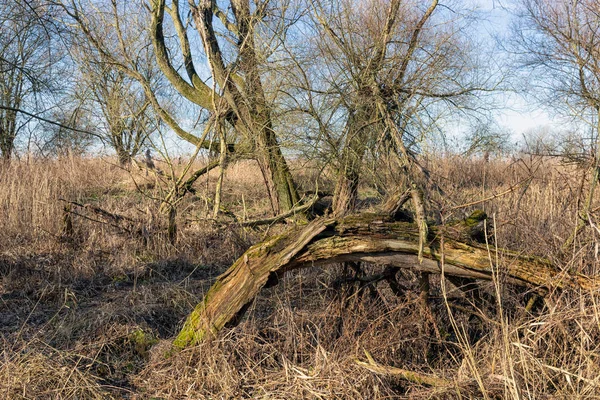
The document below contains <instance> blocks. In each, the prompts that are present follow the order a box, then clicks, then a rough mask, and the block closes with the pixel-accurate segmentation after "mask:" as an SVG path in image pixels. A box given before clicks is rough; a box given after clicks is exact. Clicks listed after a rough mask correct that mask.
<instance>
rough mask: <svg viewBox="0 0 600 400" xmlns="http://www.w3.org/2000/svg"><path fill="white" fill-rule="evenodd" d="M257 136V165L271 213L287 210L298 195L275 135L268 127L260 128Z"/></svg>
mask: <svg viewBox="0 0 600 400" xmlns="http://www.w3.org/2000/svg"><path fill="white" fill-rule="evenodd" d="M269 124H270V123H269ZM257 136H258V137H257V160H258V165H259V166H260V169H261V172H262V174H263V178H264V179H265V184H266V186H267V190H268V192H269V198H270V200H271V208H272V210H273V213H274V214H275V215H277V214H279V213H281V212H285V211H289V210H291V209H292V208H294V206H295V205H297V204H298V202H299V201H300V196H299V195H298V190H297V188H296V184H295V183H294V178H293V177H292V174H291V172H290V169H289V167H288V165H287V162H286V161H285V158H284V156H283V154H282V152H281V148H280V147H279V143H278V142H277V137H276V136H275V133H274V132H273V130H272V129H270V128H264V129H262V131H261V132H260V133H258V135H257Z"/></svg>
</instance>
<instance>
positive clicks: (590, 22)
mask: <svg viewBox="0 0 600 400" xmlns="http://www.w3.org/2000/svg"><path fill="white" fill-rule="evenodd" d="M520 5H521V8H520V10H519V17H520V18H519V19H518V21H517V25H516V26H515V29H514V34H515V37H516V39H517V43H518V46H519V47H518V50H519V54H520V55H521V59H520V61H521V62H522V64H523V65H524V66H525V67H527V68H529V70H530V71H531V74H530V75H529V82H530V83H531V84H532V85H534V86H535V87H536V88H537V89H538V90H540V91H541V92H542V93H543V94H544V95H545V96H544V98H543V100H544V101H546V102H549V103H551V104H553V105H559V106H561V109H565V108H566V110H567V112H566V113H565V114H566V115H568V116H575V117H578V118H581V119H583V120H586V121H587V123H588V124H590V126H591V127H592V130H593V131H594V132H593V133H594V136H595V137H596V142H595V156H594V160H593V165H594V168H593V174H592V175H591V178H590V189H589V193H588V197H587V199H586V201H585V204H584V206H583V209H582V213H581V219H580V221H579V223H578V225H577V228H576V229H575V234H574V235H573V236H572V237H571V238H569V239H568V240H567V242H566V244H565V246H568V245H569V244H571V243H572V242H573V240H574V238H575V236H576V234H577V232H578V231H579V230H580V229H581V228H582V227H583V226H585V225H586V223H587V222H588V220H589V215H588V213H589V211H590V209H591V205H592V201H593V198H594V191H595V187H596V185H597V182H598V179H600V135H599V132H600V2H598V1H597V0H574V1H569V2H563V1H552V0H522V1H521V2H520ZM565 106H566V107H565Z"/></svg>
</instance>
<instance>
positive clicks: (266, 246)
mask: <svg viewBox="0 0 600 400" xmlns="http://www.w3.org/2000/svg"><path fill="white" fill-rule="evenodd" d="M470 229H471V224H470V223H469V219H467V221H466V223H463V224H460V226H457V225H454V226H449V227H436V226H432V227H430V228H429V234H428V238H427V239H428V243H427V245H426V246H424V248H423V252H422V257H423V260H422V262H419V260H418V256H419V228H418V226H417V224H416V223H414V222H409V221H395V220H394V219H393V218H391V217H390V216H389V214H360V215H353V216H348V217H346V218H338V219H336V218H319V219H316V220H314V221H312V222H310V223H309V224H307V225H306V226H304V227H303V228H300V229H292V230H290V231H288V232H286V233H284V234H282V235H278V236H273V237H271V238H269V239H267V240H265V241H263V242H261V243H258V244H256V245H254V246H252V247H251V248H250V249H248V251H246V252H245V253H244V254H243V255H242V256H241V257H240V258H239V259H238V260H237V261H236V262H235V263H234V264H233V265H232V266H231V267H230V268H229V269H228V270H227V271H226V272H225V273H223V274H222V275H221V276H219V277H218V279H217V280H216V282H215V283H214V284H213V286H212V287H211V288H210V290H209V291H208V293H207V294H206V296H205V297H204V300H203V301H202V302H201V303H200V304H199V305H198V306H196V308H195V309H194V311H193V312H192V313H191V315H190V316H189V317H188V319H187V321H186V322H185V324H184V326H183V329H182V330H181V332H180V333H179V335H178V336H177V338H176V339H175V341H174V345H175V346H176V347H180V348H183V347H186V346H189V345H193V344H197V343H199V342H201V341H203V340H204V339H206V338H207V337H212V336H215V335H216V334H217V333H218V332H219V330H221V329H222V328H223V327H224V326H226V325H227V324H235V323H236V321H237V320H239V317H240V316H241V315H242V314H243V312H244V311H245V308H246V307H247V306H248V305H249V304H250V303H251V301H252V300H253V299H254V297H255V296H256V295H257V294H258V293H259V291H260V290H261V289H262V288H263V287H264V286H265V285H266V284H267V282H268V281H276V279H277V277H278V276H281V275H282V274H283V273H285V272H287V271H291V270H294V269H298V268H304V267H311V266H322V265H328V264H333V263H339V262H346V261H363V262H369V263H377V264H382V265H387V266H393V267H395V268H410V269H413V270H417V271H423V272H429V273H438V274H441V273H443V274H445V275H447V276H449V277H461V278H471V279H484V280H490V279H492V278H493V276H494V275H496V274H500V275H501V276H502V277H503V279H505V280H506V281H507V282H510V283H515V284H520V285H530V286H533V287H535V288H538V289H541V290H548V289H567V288H570V289H581V290H595V289H598V288H600V278H596V277H588V276H585V275H581V274H570V273H568V272H566V271H561V270H560V269H559V268H557V267H556V266H554V265H552V264H551V263H550V262H549V261H547V260H544V259H542V258H538V257H531V256H524V255H520V254H517V253H515V252H512V251H509V250H500V249H499V250H497V251H496V250H495V249H493V248H492V249H489V248H488V247H487V246H485V245H482V244H479V243H475V242H474V241H472V240H470V239H469V236H470V232H469V230H470ZM496 260H501V261H502V262H500V263H498V265H496Z"/></svg>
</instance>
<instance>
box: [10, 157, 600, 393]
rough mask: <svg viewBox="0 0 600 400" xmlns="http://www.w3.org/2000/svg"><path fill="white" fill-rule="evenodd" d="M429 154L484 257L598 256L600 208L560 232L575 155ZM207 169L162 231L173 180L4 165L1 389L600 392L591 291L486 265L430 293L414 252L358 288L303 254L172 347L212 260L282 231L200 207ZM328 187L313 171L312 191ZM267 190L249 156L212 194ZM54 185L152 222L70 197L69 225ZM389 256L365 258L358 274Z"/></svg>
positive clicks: (373, 195)
mask: <svg viewBox="0 0 600 400" xmlns="http://www.w3.org/2000/svg"><path fill="white" fill-rule="evenodd" d="M427 167H428V168H429V169H430V171H431V172H432V174H431V182H428V185H429V186H430V191H429V193H428V202H429V204H430V212H431V215H430V218H431V220H432V221H437V222H441V220H442V219H446V220H450V219H457V218H463V217H464V216H465V215H467V214H468V213H469V212H470V211H472V210H473V209H474V208H484V209H485V211H486V212H487V213H488V215H490V216H491V217H492V218H491V220H492V221H491V222H493V223H494V227H495V228H494V237H495V244H491V245H490V257H494V246H495V245H498V246H501V247H508V248H511V249H514V250H517V251H520V252H523V253H527V254H533V255H538V256H543V257H546V258H549V259H550V260H552V261H553V262H554V263H556V265H558V266H559V267H561V268H563V269H564V270H568V271H571V272H572V271H577V272H582V273H586V274H592V275H594V274H597V273H598V254H599V250H598V249H599V248H600V246H599V245H600V242H599V241H598V237H599V234H598V232H600V231H599V230H598V229H597V228H596V219H595V218H596V216H597V214H596V212H597V211H598V210H595V209H594V211H593V212H592V213H591V216H590V221H588V225H590V227H588V228H586V230H584V231H583V232H582V233H581V234H580V235H579V236H578V237H577V239H576V240H575V241H574V242H573V244H572V245H571V246H569V247H568V248H563V245H564V243H565V242H566V241H567V239H568V237H569V236H570V235H571V234H572V232H573V230H574V228H575V226H576V225H577V222H578V210H579V209H580V207H581V202H582V201H583V199H584V198H585V196H586V195H587V183H586V182H587V176H588V171H587V170H586V169H585V168H583V167H578V166H574V165H564V164H561V163H560V162H559V160H556V159H543V158H531V157H524V158H518V159H512V160H495V161H491V162H489V163H486V162H484V161H483V160H464V159H461V158H453V157H447V158H434V159H430V160H427ZM294 172H295V174H296V176H297V179H298V181H299V182H300V184H301V186H302V187H303V188H304V189H306V190H308V189H311V188H312V187H314V186H313V185H314V180H315V178H314V176H311V175H310V169H308V168H306V167H305V166H298V167H297V168H296V169H295V171H294ZM391 176H392V177H393V175H392V174H391ZM214 182H215V179H214V177H209V178H207V179H204V180H203V181H202V182H199V183H198V184H197V192H196V194H195V195H188V196H187V197H186V199H185V200H184V203H183V204H182V205H181V206H180V207H179V213H178V216H177V226H178V238H177V243H176V244H175V245H172V244H170V243H169V240H168V238H167V235H166V233H165V231H166V225H167V221H166V217H164V216H162V215H161V214H160V213H159V212H158V206H159V203H158V202H157V201H156V199H157V198H160V196H161V194H163V193H164V190H165V189H164V184H163V183H161V180H160V179H158V178H157V177H155V176H154V175H153V174H152V173H150V174H147V173H146V172H145V171H135V170H132V171H131V172H128V171H125V170H123V169H121V168H119V167H117V166H115V165H114V164H113V163H111V162H110V161H109V160H102V159H78V158H67V159H63V160H60V161H35V162H31V163H25V162H18V161H15V162H13V163H12V164H10V165H4V166H0V295H1V301H0V334H1V341H2V353H1V354H0V397H2V398H10V399H13V398H16V399H18V398H23V399H28V398H48V399H88V398H90V399H93V398H98V399H104V398H139V399H146V398H163V399H187V398H189V399H200V398H287V399H294V398H324V399H325V398H327V399H329V398H348V399H356V398H368V399H378V398H379V399H382V398H448V399H454V398H514V399H517V398H531V399H540V398H564V399H567V398H568V399H573V398H581V399H583V398H595V397H600V359H599V358H600V348H599V347H600V296H598V294H596V293H574V292H558V291H550V292H549V293H547V295H546V296H545V297H544V298H543V299H542V298H536V297H535V293H534V291H533V288H526V287H516V286H512V285H508V284H505V283H504V282H503V279H502V274H501V272H500V273H499V274H498V276H497V277H496V279H495V280H494V281H492V282H482V283H481V287H482V290H483V291H484V292H485V296H484V297H485V301H484V302H483V303H476V302H473V301H472V298H471V297H469V296H468V295H465V294H464V293H463V292H461V291H460V290H458V289H457V288H456V287H455V286H453V285H452V284H450V283H449V282H447V281H446V280H444V279H441V278H440V277H436V278H434V279H433V282H432V287H431V292H430V299H429V307H427V308H425V307H423V306H422V303H421V302H420V299H419V292H418V280H417V277H416V276H415V275H414V274H413V273H412V272H411V271H410V270H405V271H401V272H400V273H399V274H401V282H402V285H403V287H402V288H401V295H397V294H394V293H393V292H392V291H391V290H390V288H389V287H388V286H387V285H386V284H385V283H383V282H382V283H379V284H378V285H376V286H372V285H371V286H368V285H367V286H365V287H363V286H361V285H360V284H358V283H356V282H355V281H353V280H352V279H350V278H352V277H354V275H355V274H356V272H355V271H348V270H346V269H345V268H344V267H342V266H339V265H332V266H328V267H320V268H313V269H309V270H304V271H298V272H294V273H292V274H289V275H287V276H286V277H285V278H284V279H283V281H282V282H280V284H279V285H277V286H275V287H273V288H270V289H267V290H265V291H263V292H262V293H261V295H260V296H259V298H258V299H257V300H256V301H255V302H254V303H253V304H252V305H251V307H250V309H249V310H248V312H247V314H246V316H245V318H244V319H243V321H242V322H241V323H240V324H239V325H238V326H237V327H235V328H233V329H229V330H226V331H225V332H223V334H222V335H221V336H220V337H219V338H218V339H216V340H213V341H210V342H207V343H204V344H202V345H200V346H197V347H194V348H189V349H186V350H184V351H181V352H172V351H171V348H170V342H171V340H172V339H173V337H174V335H175V334H176V333H177V330H178V329H179V328H180V327H181V324H182V322H183V319H184V318H185V316H186V315H187V314H188V313H189V312H190V311H191V309H192V308H193V307H194V306H195V305H196V304H197V303H198V302H199V301H201V299H202V296H203V294H204V293H205V292H206V290H207V289H208V287H209V286H210V284H211V282H212V281H213V280H214V278H215V277H216V276H217V275H218V274H219V273H221V272H223V271H224V270H225V269H226V268H227V267H228V266H229V265H230V264H231V263H232V262H233V261H234V260H235V259H236V258H237V257H239V256H240V255H241V254H242V253H243V252H244V250H245V249H247V248H248V247H249V246H250V245H251V244H253V243H255V242H257V241H259V240H261V238H263V237H265V236H267V235H269V234H271V233H274V232H277V231H278V230H281V229H283V227H281V226H270V227H268V228H262V229H261V230H253V229H250V228H242V227H239V226H238V225H236V224H234V223H233V221H232V220H230V219H228V218H227V217H226V216H223V217H222V219H220V220H218V221H214V220H212V219H210V218H209V217H208V216H209V215H211V212H212V209H211V206H210V203H209V201H207V198H209V197H211V196H212V191H213V188H214ZM328 185H330V181H328V180H327V179H322V181H321V182H320V183H319V189H320V190H323V189H325V190H327V189H328V187H327V186H328ZM378 187H381V182H378V181H376V180H372V181H367V182H365V183H364V184H363V186H362V188H361V200H362V201H361V204H362V207H376V205H377V203H378V202H379V201H380V200H381V199H380V197H379V191H378V190H377V188H378ZM436 187H437V188H436ZM262 188H263V186H262V181H261V176H260V172H259V170H258V168H255V166H254V165H253V164H251V163H247V164H237V165H233V166H231V167H230V168H229V170H228V172H227V176H226V185H225V191H224V193H223V204H224V206H225V207H226V208H227V209H228V210H229V211H231V212H233V213H234V214H236V215H237V216H239V217H240V219H241V218H243V217H244V216H246V218H253V217H257V216H263V215H268V208H269V207H268V203H267V199H266V196H264V194H263V190H262ZM438 188H439V189H441V190H442V191H443V192H440V191H439V190H438ZM499 194H500V196H497V195H499ZM486 198H487V199H489V200H488V201H484V202H481V203H477V204H473V203H474V202H477V201H478V200H480V199H486ZM61 199H62V200H61ZM63 200H66V201H73V202H78V203H81V204H92V205H95V206H97V207H100V208H102V209H104V210H107V211H110V212H113V213H118V214H121V215H124V216H127V217H129V218H132V219H134V220H136V221H141V222H142V223H143V224H144V229H145V230H144V232H150V234H147V235H139V234H136V233H135V232H134V233H130V232H125V231H123V230H120V229H119V228H116V227H114V226H111V225H110V224H106V223H100V222H98V221H97V220H94V218H93V214H89V213H86V212H85V210H84V209H81V210H77V209H74V210H72V211H76V212H78V214H79V215H75V214H72V215H71V221H72V227H73V231H72V232H70V233H69V235H65V232H64V229H65V211H64V208H65V206H66V205H67V203H66V202H65V201H63ZM596 204H597V202H596ZM437 211H441V213H439V212H437ZM86 217H87V218H86ZM502 263H510V260H500V265H502ZM381 270H382V267H379V266H375V265H365V266H363V267H362V271H361V273H364V274H365V275H371V274H376V273H378V272H381ZM528 305H529V307H528ZM365 351H366V352H368V353H369V354H370V355H372V357H373V359H374V360H375V361H376V362H377V363H378V364H381V365H385V366H391V367H398V368H403V369H406V370H410V371H414V372H418V373H421V374H425V375H427V376H435V377H437V378H440V380H442V381H444V382H446V384H445V385H433V386H432V385H422V384H419V383H416V382H412V381H409V380H406V379H401V378H398V377H395V376H393V375H386V374H375V373H373V372H370V371H368V370H366V369H365V368H364V367H362V366H360V365H358V364H357V363H356V360H366V355H365Z"/></svg>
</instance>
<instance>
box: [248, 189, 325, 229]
mask: <svg viewBox="0 0 600 400" xmlns="http://www.w3.org/2000/svg"><path fill="white" fill-rule="evenodd" d="M317 200H319V196H318V195H317V194H315V195H314V196H313V197H312V199H310V200H309V201H307V202H306V203H304V204H302V205H300V206H298V207H295V208H292V209H291V210H289V211H287V212H285V213H283V214H279V215H276V216H274V217H270V218H264V219H255V220H252V221H245V222H241V223H240V224H239V225H240V226H251V227H255V226H260V225H271V224H274V223H277V222H280V221H282V220H284V219H285V218H288V217H290V216H292V215H294V214H299V213H302V212H304V211H306V210H308V209H309V208H311V207H312V206H313V205H314V204H315V203H316V202H317Z"/></svg>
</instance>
